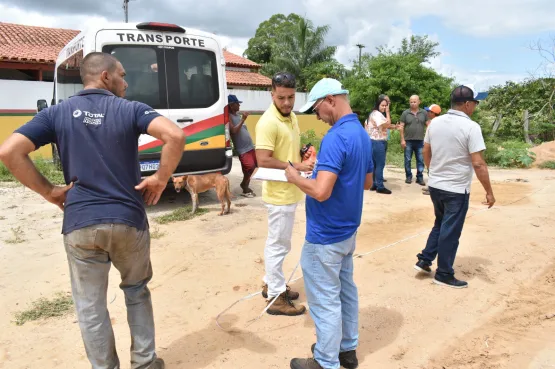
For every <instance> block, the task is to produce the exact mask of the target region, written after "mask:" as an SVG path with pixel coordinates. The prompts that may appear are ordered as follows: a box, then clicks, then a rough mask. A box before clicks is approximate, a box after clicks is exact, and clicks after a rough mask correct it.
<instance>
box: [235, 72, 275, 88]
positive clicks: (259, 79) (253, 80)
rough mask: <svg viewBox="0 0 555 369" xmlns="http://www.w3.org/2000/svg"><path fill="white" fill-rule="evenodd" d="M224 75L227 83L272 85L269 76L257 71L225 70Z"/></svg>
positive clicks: (259, 85)
mask: <svg viewBox="0 0 555 369" xmlns="http://www.w3.org/2000/svg"><path fill="white" fill-rule="evenodd" d="M225 75H226V79H227V84H228V85H234V86H256V87H269V86H271V85H272V80H271V79H270V78H268V77H266V76H263V75H262V74H259V73H253V72H236V71H233V70H227V71H226V72H225Z"/></svg>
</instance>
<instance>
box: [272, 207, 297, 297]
mask: <svg viewBox="0 0 555 369" xmlns="http://www.w3.org/2000/svg"><path fill="white" fill-rule="evenodd" d="M266 207H267V208H268V239H267V240H266V247H265V248H264V262H265V267H266V275H265V276H264V283H266V284H267V285H268V299H271V298H273V297H275V296H277V295H279V294H281V293H283V292H285V289H286V286H285V275H284V274H283V261H284V260H285V257H286V256H287V254H288V253H289V251H291V236H292V235H293V225H294V224H295V210H296V209H297V204H291V205H271V204H266Z"/></svg>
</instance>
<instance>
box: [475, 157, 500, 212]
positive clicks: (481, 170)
mask: <svg viewBox="0 0 555 369" xmlns="http://www.w3.org/2000/svg"><path fill="white" fill-rule="evenodd" d="M470 156H471V159H472V166H473V167H474V172H475V173H476V177H478V180H479V181H480V183H481V184H482V186H483V187H484V190H486V203H487V205H488V206H489V207H490V208H491V207H492V206H493V204H495V197H494V196H493V189H492V188H491V182H490V179H489V171H488V165H487V164H486V161H485V160H484V154H483V151H479V152H475V153H473V154H470Z"/></svg>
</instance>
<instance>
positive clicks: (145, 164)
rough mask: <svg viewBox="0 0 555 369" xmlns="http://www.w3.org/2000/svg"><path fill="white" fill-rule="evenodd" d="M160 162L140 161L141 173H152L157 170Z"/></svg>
mask: <svg viewBox="0 0 555 369" xmlns="http://www.w3.org/2000/svg"><path fill="white" fill-rule="evenodd" d="M159 167H160V162H159V161H158V160H156V161H141V172H152V171H154V170H158V168H159Z"/></svg>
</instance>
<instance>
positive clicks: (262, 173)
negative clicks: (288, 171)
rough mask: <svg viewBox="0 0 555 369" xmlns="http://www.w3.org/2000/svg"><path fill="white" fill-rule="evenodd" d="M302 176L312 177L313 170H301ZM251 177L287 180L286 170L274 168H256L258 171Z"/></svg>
mask: <svg viewBox="0 0 555 369" xmlns="http://www.w3.org/2000/svg"><path fill="white" fill-rule="evenodd" d="M301 176H303V177H305V178H311V177H312V172H301ZM251 179H257V180H259V181H275V182H287V177H285V170H283V169H273V168H256V172H255V173H254V175H253V176H252V177H251Z"/></svg>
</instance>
